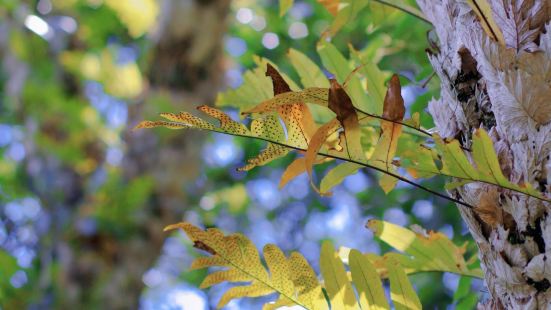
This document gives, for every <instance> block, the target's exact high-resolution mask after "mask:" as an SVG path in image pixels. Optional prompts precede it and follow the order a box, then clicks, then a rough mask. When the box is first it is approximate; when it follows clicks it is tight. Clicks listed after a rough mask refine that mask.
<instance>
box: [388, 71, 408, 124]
mask: <svg viewBox="0 0 551 310" xmlns="http://www.w3.org/2000/svg"><path fill="white" fill-rule="evenodd" d="M401 91H402V86H401V85H400V78H399V77H398V75H396V74H394V75H393V76H392V78H391V79H390V85H389V86H388V89H387V91H386V95H385V101H384V106H383V117H384V118H386V119H389V120H391V121H401V120H403V119H404V114H405V113H406V107H405V105H404V98H402V93H401Z"/></svg>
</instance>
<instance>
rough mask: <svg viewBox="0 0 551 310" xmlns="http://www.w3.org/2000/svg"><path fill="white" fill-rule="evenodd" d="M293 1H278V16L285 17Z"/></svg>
mask: <svg viewBox="0 0 551 310" xmlns="http://www.w3.org/2000/svg"><path fill="white" fill-rule="evenodd" d="M293 2H294V1H293V0H279V16H283V15H285V13H287V11H289V9H290V8H291V7H292V6H293Z"/></svg>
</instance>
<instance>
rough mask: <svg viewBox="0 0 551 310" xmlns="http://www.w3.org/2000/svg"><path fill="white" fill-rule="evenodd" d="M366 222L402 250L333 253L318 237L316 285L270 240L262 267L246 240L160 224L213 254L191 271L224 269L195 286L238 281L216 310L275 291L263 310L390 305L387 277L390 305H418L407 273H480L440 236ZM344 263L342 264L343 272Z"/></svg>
mask: <svg viewBox="0 0 551 310" xmlns="http://www.w3.org/2000/svg"><path fill="white" fill-rule="evenodd" d="M369 227H370V228H371V229H372V230H374V232H375V236H377V237H378V238H380V239H381V240H383V241H385V242H387V243H388V244H389V245H391V246H393V247H394V248H396V249H397V250H400V251H403V252H405V254H398V253H387V254H385V255H384V256H382V257H381V256H377V255H375V254H369V253H368V254H362V253H360V252H359V251H357V250H354V249H352V250H350V251H347V253H346V254H344V256H343V253H342V251H341V253H340V254H341V255H340V257H339V254H338V253H337V252H335V249H334V247H333V244H332V243H331V242H330V241H325V242H323V244H322V247H321V251H320V258H319V262H320V270H321V276H322V278H323V282H322V283H320V282H319V280H318V277H317V275H316V273H315V272H314V269H313V268H312V267H311V266H310V264H309V263H308V262H307V261H306V259H305V258H304V257H303V256H302V255H301V254H300V253H298V252H292V253H291V254H290V255H289V256H288V257H287V256H285V254H284V253H283V252H282V251H281V250H280V249H279V248H278V247H277V246H275V245H273V244H268V245H266V246H264V249H263V257H264V262H265V265H264V264H263V263H262V260H261V257H260V254H259V253H258V251H257V250H256V248H255V247H254V245H253V243H252V242H251V241H250V240H249V239H248V238H247V237H245V236H243V235H241V234H233V235H229V236H225V235H224V234H223V233H222V232H220V231H219V230H217V229H207V230H202V229H200V228H198V227H196V226H193V225H192V224H189V223H179V224H175V225H171V226H169V227H167V228H166V229H165V230H170V229H176V228H181V229H183V230H184V232H185V233H186V234H187V236H188V237H189V238H190V239H191V241H193V242H194V246H195V247H196V248H199V249H203V250H205V251H207V252H209V253H210V254H211V255H212V256H209V257H199V258H197V259H196V260H195V261H194V262H193V263H192V266H191V269H199V268H207V267H224V269H223V270H217V271H214V272H212V273H210V274H208V275H207V276H206V277H205V279H204V280H203V282H202V283H201V288H208V287H210V286H212V285H216V284H220V283H222V282H231V283H239V285H238V286H235V287H232V288H230V289H228V290H227V291H226V292H225V293H224V295H223V296H222V298H221V300H220V301H219V303H218V307H219V308H220V307H223V306H224V305H226V304H227V303H228V302H230V301H231V300H233V299H237V298H243V297H260V296H266V295H271V294H274V293H276V294H277V295H278V298H277V300H276V301H274V302H270V303H267V304H265V305H264V309H277V308H279V307H281V306H289V305H299V306H301V307H304V308H306V309H329V307H331V309H359V308H360V307H361V308H362V309H381V310H382V309H390V307H389V302H388V301H387V297H386V295H385V290H384V288H383V285H382V281H383V280H384V281H389V283H390V293H391V294H390V297H391V298H390V299H391V300H392V301H393V304H394V306H395V307H396V309H411V310H413V309H415V310H417V309H421V303H420V301H419V298H418V297H417V294H416V293H415V290H414V289H413V287H412V285H411V283H410V281H409V279H408V278H407V274H410V273H414V272H425V271H431V272H434V271H437V272H454V273H457V274H460V275H464V276H469V277H481V276H482V272H481V271H480V269H470V268H469V267H468V266H467V263H466V262H465V260H464V259H463V254H464V252H465V248H464V247H457V246H455V245H454V244H453V243H452V242H451V241H450V240H449V239H448V238H447V237H446V236H445V235H443V234H440V233H429V234H428V235H427V236H423V235H420V234H418V233H415V232H413V231H411V230H409V229H405V228H402V227H399V226H397V225H394V224H390V223H387V222H383V221H370V222H369ZM343 262H346V263H347V264H348V266H349V272H350V276H349V275H348V272H347V269H346V267H345V264H344V263H343ZM471 263H472V262H471ZM244 283H245V284H244ZM323 290H325V292H326V293H327V297H328V299H326V297H325V295H324V293H323ZM355 292H357V294H356V293H355Z"/></svg>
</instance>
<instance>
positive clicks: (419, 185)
mask: <svg viewBox="0 0 551 310" xmlns="http://www.w3.org/2000/svg"><path fill="white" fill-rule="evenodd" d="M232 135H234V136H237V137H243V138H248V139H250V138H253V139H258V140H262V141H265V142H269V143H273V144H276V145H279V146H283V147H287V148H290V149H294V150H297V151H303V152H306V151H307V150H305V149H303V148H300V147H296V146H291V145H287V144H284V143H280V142H276V141H272V140H269V139H265V138H262V137H252V136H247V135H241V134H232ZM318 154H319V155H322V156H325V157H328V158H333V159H340V160H345V161H348V162H351V163H354V164H357V165H360V166H363V167H365V168H370V169H374V170H377V171H379V172H382V173H385V174H388V175H390V176H391V177H394V178H396V179H398V180H400V181H402V182H405V183H408V184H410V185H412V186H414V187H417V188H419V189H422V190H424V191H426V192H428V193H431V194H433V195H436V196H438V197H440V198H444V199H446V200H449V201H452V202H455V203H457V204H460V205H462V206H465V207H467V208H471V209H472V208H474V207H473V206H471V205H470V204H468V203H466V202H463V201H461V200H459V199H455V198H453V197H450V196H447V195H444V194H442V193H439V192H437V191H435V190H432V189H430V188H428V187H425V186H423V185H421V184H418V183H415V182H413V181H411V180H409V179H408V178H405V177H403V176H401V175H398V174H395V173H392V172H390V171H387V170H384V169H381V168H378V167H375V166H372V165H370V164H366V163H362V162H359V161H356V160H353V159H351V158H348V159H343V158H341V157H338V156H335V155H331V154H327V153H321V152H318Z"/></svg>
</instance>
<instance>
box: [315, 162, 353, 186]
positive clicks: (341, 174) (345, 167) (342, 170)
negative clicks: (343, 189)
mask: <svg viewBox="0 0 551 310" xmlns="http://www.w3.org/2000/svg"><path fill="white" fill-rule="evenodd" d="M361 168H363V166H361V165H358V164H355V163H350V162H344V163H341V164H339V165H337V166H336V167H335V168H333V169H331V170H329V172H327V174H326V175H325V176H324V177H323V179H322V180H321V184H320V191H321V192H322V193H328V192H329V191H330V190H331V189H332V188H333V187H335V186H337V185H339V184H341V183H342V181H344V179H345V178H346V177H348V176H350V175H353V174H355V173H356V172H358V170H360V169H361Z"/></svg>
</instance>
